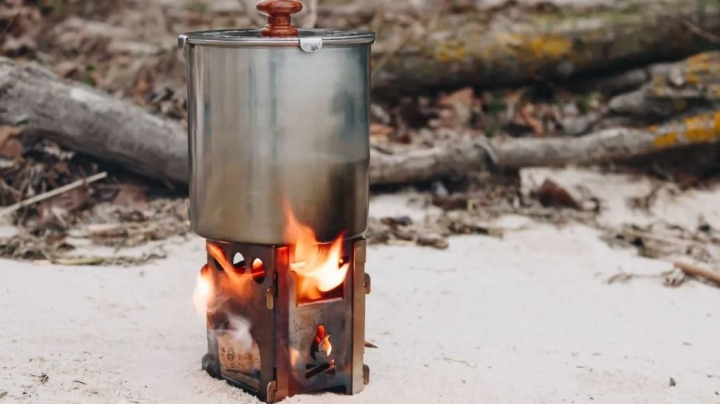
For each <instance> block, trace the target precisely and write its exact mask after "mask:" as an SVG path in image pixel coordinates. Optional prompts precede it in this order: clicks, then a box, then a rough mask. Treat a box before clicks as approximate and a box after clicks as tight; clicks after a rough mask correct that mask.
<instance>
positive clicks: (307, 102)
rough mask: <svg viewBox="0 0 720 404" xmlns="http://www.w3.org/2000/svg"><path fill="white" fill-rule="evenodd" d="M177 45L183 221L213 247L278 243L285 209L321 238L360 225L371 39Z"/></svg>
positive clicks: (184, 39) (310, 37)
mask: <svg viewBox="0 0 720 404" xmlns="http://www.w3.org/2000/svg"><path fill="white" fill-rule="evenodd" d="M298 31H299V34H298V36H296V37H285V38H272V37H271V38H267V37H263V36H261V31H260V30H254V29H253V30H224V31H205V32H195V33H189V34H186V35H181V36H180V37H179V46H180V48H181V49H183V50H184V52H185V57H186V59H187V66H188V67H187V74H188V80H187V81H188V132H189V145H190V207H189V210H190V222H191V226H192V230H193V231H194V232H195V233H197V234H198V235H200V236H201V237H204V238H207V239H213V240H223V241H232V242H244V243H258V244H284V243H286V242H287V241H288V240H286V239H285V237H284V234H283V228H284V226H285V216H284V213H283V202H284V201H285V200H287V201H288V202H289V203H290V206H291V207H292V209H293V211H294V213H295V216H296V217H297V219H298V220H299V221H300V222H301V223H304V224H306V225H308V226H310V227H311V228H312V229H313V230H314V231H315V233H316V235H317V237H318V239H319V240H321V241H330V240H332V239H334V238H336V237H337V236H338V235H339V234H340V233H342V232H344V234H345V237H346V238H350V237H354V236H358V235H361V234H362V233H363V232H364V231H365V229H366V227H367V215H368V164H369V158H370V154H369V153H370V152H369V134H368V132H369V129H368V125H369V124H368V109H369V84H370V73H369V65H370V46H371V44H372V42H373V41H374V39H375V34H374V33H372V32H367V31H333V30H321V29H305V30H303V29H300V30H298Z"/></svg>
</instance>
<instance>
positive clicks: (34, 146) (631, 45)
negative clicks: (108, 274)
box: [0, 0, 720, 264]
mask: <svg viewBox="0 0 720 404" xmlns="http://www.w3.org/2000/svg"><path fill="white" fill-rule="evenodd" d="M303 3H304V6H305V9H304V10H303V12H301V14H300V15H298V16H297V18H295V19H294V21H295V24H296V25H298V26H301V27H323V28H339V29H352V28H363V29H371V30H374V31H376V32H377V33H378V40H377V42H376V44H375V45H374V46H373V57H372V74H373V102H372V106H371V121H372V125H371V133H370V135H371V145H372V155H371V183H372V185H373V191H374V192H375V193H386V192H399V191H408V189H411V190H412V192H415V193H417V200H418V203H419V204H424V206H433V207H435V208H437V210H438V212H439V213H437V214H436V215H434V216H432V217H428V218H427V219H426V220H425V221H424V222H422V223H418V222H413V221H412V220H411V219H410V218H408V217H385V218H373V220H372V221H371V226H370V229H369V231H368V237H369V240H370V242H372V243H401V244H402V243H409V244H420V245H427V246H429V247H434V248H441V249H442V248H446V247H447V245H448V239H447V237H448V236H449V235H452V234H469V233H480V234H486V235H489V236H494V237H502V232H503V230H502V229H501V228H495V227H493V226H492V225H488V224H487V223H488V221H489V220H490V219H491V218H493V217H496V216H498V215H502V214H507V213H517V214H520V215H527V216H531V217H533V218H535V219H537V220H543V221H548V222H552V223H556V224H562V223H566V222H569V221H581V222H583V223H587V224H589V225H592V226H595V227H597V228H599V229H601V230H602V231H603V232H604V233H605V234H606V235H607V240H608V242H611V243H618V244H622V245H628V246H633V247H636V248H638V250H639V252H640V253H641V254H643V255H646V256H652V257H656V256H666V255H669V254H680V255H689V256H692V257H694V258H696V259H697V260H700V261H703V262H705V263H710V264H712V263H717V262H718V261H720V255H719V254H718V251H717V250H718V249H720V230H719V229H717V228H715V227H714V226H713V224H712V223H710V222H709V221H703V219H702V218H698V221H697V225H692V226H680V225H678V224H677V223H665V222H663V221H651V222H647V223H645V224H644V225H638V224H629V223H625V224H624V223H615V224H614V225H608V224H607V222H604V221H598V220H597V218H598V216H599V215H601V214H602V212H603V210H604V209H605V207H606V206H607V199H608V198H611V197H612V195H611V194H612V193H613V192H615V189H614V188H613V187H612V186H607V187H606V188H605V189H604V190H603V191H598V190H594V191H593V190H590V191H589V190H588V189H585V188H582V187H576V186H568V185H564V184H563V183H562V181H560V180H559V179H558V178H552V176H551V177H549V178H546V179H545V180H544V181H541V182H539V183H537V184H529V183H528V182H527V181H525V180H524V178H525V176H524V175H523V172H525V171H524V170H527V169H533V168H538V167H563V166H585V167H592V170H593V171H592V172H593V173H595V174H594V175H597V176H599V178H602V176H603V175H605V174H607V173H627V174H629V175H632V176H636V177H640V178H642V179H643V182H642V184H639V185H638V187H641V188H642V189H644V191H643V195H641V196H639V197H637V196H636V197H633V198H626V200H625V201H624V203H626V204H627V206H628V208H629V209H631V210H632V211H633V212H641V213H642V212H647V211H650V210H652V207H653V204H654V203H655V201H656V200H657V199H658V198H663V195H671V196H678V195H682V194H683V193H685V192H687V191H688V190H693V189H712V188H713V187H714V186H715V185H716V184H717V180H718V175H719V174H720V145H719V143H720V111H718V110H717V108H718V106H717V102H718V100H719V99H720V75H719V73H720V53H718V52H716V51H715V49H717V48H718V47H720V3H719V2H718V1H717V0H624V1H621V0H617V1H611V0H556V1H530V0H518V1H504V0H476V1H472V0H397V1H382V0H375V1H359V0H314V1H305V2H303ZM264 24H265V18H264V16H262V15H260V14H259V13H257V12H256V11H255V2H254V1H251V0H244V1H243V0H215V1H210V0H142V1H141V0H105V1H98V0H38V1H30V0H0V54H1V55H2V57H1V58H0V125H2V126H0V220H3V221H5V222H6V223H5V224H6V227H5V229H6V230H4V231H3V234H0V237H2V239H3V242H2V244H1V245H0V256H3V257H9V258H14V259H23V260H46V261H51V262H54V263H58V264H102V263H112V264H134V263H139V262H145V261H147V260H149V259H153V258H158V257H162V256H163V252H162V250H153V251H152V252H147V253H143V254H142V255H140V256H130V255H124V254H123V253H122V251H121V248H123V247H132V246H136V245H140V244H144V243H147V242H149V241H156V240H163V239H166V238H168V237H170V236H174V235H182V234H185V233H187V231H188V222H187V213H186V176H187V140H186V108H185V97H186V89H185V65H184V60H183V55H182V52H181V51H179V50H178V49H177V36H178V35H179V34H181V33H184V32H187V31H196V30H206V29H222V28H259V27H262V26H263V25H264ZM581 182H582V181H581ZM601 192H605V193H604V194H603V193H601ZM8 229H9V230H8ZM84 245H105V246H110V247H112V248H113V249H114V251H115V253H114V254H111V255H107V256H96V255H93V254H90V255H88V254H81V253H79V252H78V248H79V247H81V246H84Z"/></svg>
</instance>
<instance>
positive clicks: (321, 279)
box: [285, 201, 349, 301]
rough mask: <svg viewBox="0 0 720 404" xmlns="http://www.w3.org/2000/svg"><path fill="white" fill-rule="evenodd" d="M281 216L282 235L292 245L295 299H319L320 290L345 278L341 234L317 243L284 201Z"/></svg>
mask: <svg viewBox="0 0 720 404" xmlns="http://www.w3.org/2000/svg"><path fill="white" fill-rule="evenodd" d="M285 218H286V220H287V224H286V226H285V236H286V238H287V239H288V240H289V241H290V243H291V245H292V250H291V262H290V269H291V270H292V271H293V272H295V274H296V275H297V279H298V292H297V293H298V300H303V301H316V300H320V299H322V297H323V293H326V292H329V291H331V290H333V289H335V288H336V287H338V286H340V285H341V284H342V283H343V281H344V280H345V275H346V274H347V270H348V267H349V264H348V263H347V262H346V263H343V262H341V254H342V241H343V234H342V233H341V234H340V235H339V236H338V237H337V238H336V239H335V240H333V241H332V242H330V243H325V244H320V243H319V242H318V240H317V238H316V237H315V232H314V231H313V230H312V229H311V228H310V227H308V226H305V225H303V224H301V223H300V222H299V221H298V220H297V218H296V217H295V214H294V213H293V210H292V208H291V207H290V204H289V203H288V202H287V201H286V202H285Z"/></svg>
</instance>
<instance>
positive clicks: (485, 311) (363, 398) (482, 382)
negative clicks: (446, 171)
mask: <svg viewBox="0 0 720 404" xmlns="http://www.w3.org/2000/svg"><path fill="white" fill-rule="evenodd" d="M585 182H587V181H585ZM714 195H715V196H716V197H718V196H720V191H719V192H717V193H716V194H714ZM695 199H699V200H704V199H703V198H702V197H701V196H698V197H697V198H695ZM715 200H716V201H720V199H715ZM716 206H717V205H716ZM371 209H372V212H373V213H374V214H376V215H382V214H386V213H395V212H402V213H406V214H407V213H408V212H410V213H413V214H415V215H418V214H421V212H418V211H413V210H412V209H411V208H409V207H408V206H407V205H406V202H405V199H403V197H402V196H386V197H381V198H377V199H376V200H375V201H374V202H373V203H372V207H371ZM711 209H714V208H712V207H711ZM503 223H505V225H506V227H509V228H512V227H514V228H516V230H514V231H509V232H508V233H507V234H506V236H505V238H504V239H502V240H500V239H495V238H490V237H479V236H464V237H456V238H453V239H451V246H450V248H449V249H448V250H446V251H437V250H433V249H429V248H418V247H400V246H378V247H370V248H369V252H368V263H367V271H368V272H369V273H370V274H371V275H372V280H373V290H372V293H371V294H370V295H369V296H368V301H367V304H368V309H367V340H368V341H371V342H372V343H374V344H375V345H377V346H378V348H377V349H367V350H366V355H365V362H366V363H367V364H368V365H369V366H370V369H371V383H370V384H369V385H368V386H366V388H365V390H364V391H363V392H362V393H361V394H359V395H357V396H339V395H332V394H323V395H313V396H302V397H294V398H291V399H289V400H287V402H289V403H325V402H347V403H413V404H416V403H523V404H524V403H586V402H592V403H650V402H652V403H695V404H701V403H720V395H719V394H720V349H718V345H717V344H718V341H720V290H718V289H717V288H714V287H711V286H707V285H705V284H701V283H699V282H694V281H693V282H688V283H686V284H684V285H683V286H681V287H679V288H668V287H665V286H663V285H662V280H661V279H660V278H659V277H657V276H655V275H657V274H660V273H662V272H664V271H666V270H668V269H669V268H670V266H669V264H667V263H665V262H662V261H656V260H649V259H644V258H639V257H637V256H636V254H635V252H634V251H630V250H617V249H612V248H610V247H608V246H607V245H606V244H604V243H603V242H602V241H600V240H599V239H598V234H597V233H596V232H595V231H594V230H592V229H589V228H586V227H581V226H569V227H565V228H563V229H556V228H554V227H550V226H547V225H540V224H535V223H530V222H529V221H527V220H526V219H524V218H518V217H507V218H504V219H503ZM166 249H167V250H168V251H170V253H171V254H170V256H171V257H172V259H167V260H164V261H159V262H155V263H153V264H150V265H147V266H144V267H140V268H97V267H53V266H45V265H33V264H30V263H17V262H10V261H0V403H4V402H13V401H15V400H17V401H21V402H27V403H205V402H207V403H226V402H227V403H254V402H256V401H255V399H254V398H252V397H250V396H248V395H246V394H244V393H243V392H241V391H240V390H238V389H235V388H232V387H230V386H229V385H227V384H225V383H224V382H220V381H216V380H214V379H212V378H210V377H209V376H207V375H206V374H205V373H203V372H202V371H200V358H201V356H202V355H203V354H204V349H205V347H206V345H205V336H204V325H203V320H202V318H201V317H200V316H199V315H198V314H197V313H196V311H195V309H194V306H193V303H192V292H193V287H194V282H195V276H196V274H197V271H198V270H199V268H200V266H201V264H202V262H203V260H204V259H205V254H204V246H203V243H202V240H200V239H198V238H191V239H190V240H187V241H177V242H176V243H174V244H172V245H169V246H168V247H166ZM619 271H626V272H632V273H636V274H647V275H648V277H647V278H639V279H635V280H633V281H631V282H629V283H626V284H607V282H606V280H607V279H608V277H610V276H612V275H614V274H616V273H618V272H619ZM43 374H45V375H47V379H46V380H45V379H44V378H43V377H42V376H41V375H43ZM671 378H672V379H673V380H674V381H675V386H671V383H670V380H671ZM3 392H4V393H3Z"/></svg>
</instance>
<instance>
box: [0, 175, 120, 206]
mask: <svg viewBox="0 0 720 404" xmlns="http://www.w3.org/2000/svg"><path fill="white" fill-rule="evenodd" d="M105 177H107V172H106V171H103V172H101V173H99V174H95V175H92V176H90V177H87V178H84V179H80V180H77V181H75V182H71V183H70V184H67V185H63V186H62V187H59V188H55V189H53V190H52V191H48V192H45V193H42V194H40V195H36V196H33V197H32V198H28V199H25V200H24V201H20V202H18V203H16V204H14V205H10V206H8V207H7V208H5V209H3V210H0V217H3V216H6V215H9V214H10V213H13V212H15V211H16V210H18V209H20V208H24V207H25V206H29V205H32V204H34V203H38V202H42V201H44V200H47V199H50V198H52V197H54V196H57V195H60V194H62V193H64V192H68V191H70V190H73V189H75V188H78V187H81V186H83V185H87V184H91V183H93V182H95V181H99V180H101V179H103V178H105Z"/></svg>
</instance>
